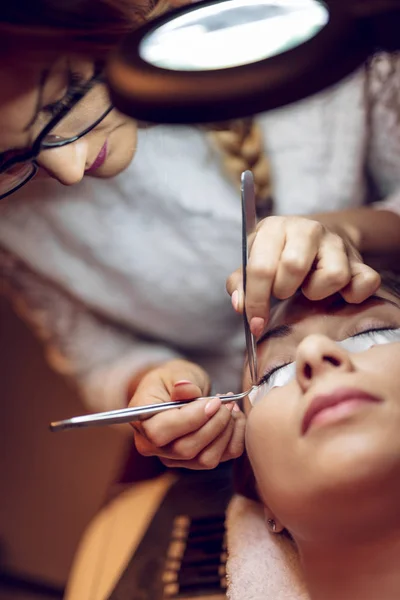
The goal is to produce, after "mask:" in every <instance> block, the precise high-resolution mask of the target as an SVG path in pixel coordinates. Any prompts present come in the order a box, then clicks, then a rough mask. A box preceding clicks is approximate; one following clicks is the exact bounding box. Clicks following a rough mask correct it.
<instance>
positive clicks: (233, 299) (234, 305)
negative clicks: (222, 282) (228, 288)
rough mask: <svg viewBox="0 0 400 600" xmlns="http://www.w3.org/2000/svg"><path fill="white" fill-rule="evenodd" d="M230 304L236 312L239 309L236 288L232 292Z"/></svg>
mask: <svg viewBox="0 0 400 600" xmlns="http://www.w3.org/2000/svg"><path fill="white" fill-rule="evenodd" d="M231 301H232V306H233V308H234V309H235V310H236V312H238V310H239V292H238V291H237V290H235V291H234V292H233V294H232V298H231Z"/></svg>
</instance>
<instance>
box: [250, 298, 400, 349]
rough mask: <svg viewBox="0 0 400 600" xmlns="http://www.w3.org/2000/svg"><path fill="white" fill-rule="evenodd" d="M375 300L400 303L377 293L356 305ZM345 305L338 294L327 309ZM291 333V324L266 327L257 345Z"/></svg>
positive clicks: (336, 310)
mask: <svg viewBox="0 0 400 600" xmlns="http://www.w3.org/2000/svg"><path fill="white" fill-rule="evenodd" d="M376 301H379V302H384V303H387V304H391V305H392V306H395V307H396V308H398V309H400V305H399V304H398V303H397V302H395V301H394V300H391V299H390V298H383V297H382V296H378V295H377V294H373V295H372V296H370V297H369V298H367V299H366V300H364V302H362V303H361V304H359V305H358V306H363V307H368V305H369V304H371V303H373V302H376ZM346 306H350V305H349V303H348V302H346V300H344V298H343V297H342V296H339V297H338V298H336V299H335V300H334V301H333V302H332V304H331V306H330V307H329V309H330V310H331V311H332V312H338V311H340V310H343V309H344V308H346ZM292 333H293V326H292V325H277V326H276V327H272V328H271V329H267V331H266V332H265V333H263V335H262V336H261V337H260V339H259V340H257V346H258V345H259V344H262V343H263V342H266V341H267V340H271V339H277V338H285V337H287V336H289V335H291V334H292Z"/></svg>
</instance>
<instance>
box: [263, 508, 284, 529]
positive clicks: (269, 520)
mask: <svg viewBox="0 0 400 600" xmlns="http://www.w3.org/2000/svg"><path fill="white" fill-rule="evenodd" d="M264 516H265V523H266V525H267V527H268V530H269V531H270V532H271V533H282V531H283V530H284V529H285V528H284V526H283V525H282V523H281V522H280V521H278V519H277V518H276V517H275V515H274V514H273V513H272V512H271V511H270V509H269V508H268V507H267V506H264Z"/></svg>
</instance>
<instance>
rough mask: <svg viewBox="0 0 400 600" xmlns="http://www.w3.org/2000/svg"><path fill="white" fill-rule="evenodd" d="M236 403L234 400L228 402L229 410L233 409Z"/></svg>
mask: <svg viewBox="0 0 400 600" xmlns="http://www.w3.org/2000/svg"><path fill="white" fill-rule="evenodd" d="M234 404H235V403H234V402H228V403H227V404H225V406H226V408H227V409H228V410H229V412H232V411H233V407H234Z"/></svg>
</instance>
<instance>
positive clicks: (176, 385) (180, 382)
mask: <svg viewBox="0 0 400 600" xmlns="http://www.w3.org/2000/svg"><path fill="white" fill-rule="evenodd" d="M188 383H192V382H191V381H189V380H188V379H181V380H180V381H176V382H175V383H174V387H178V386H180V385H187V384H188Z"/></svg>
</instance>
